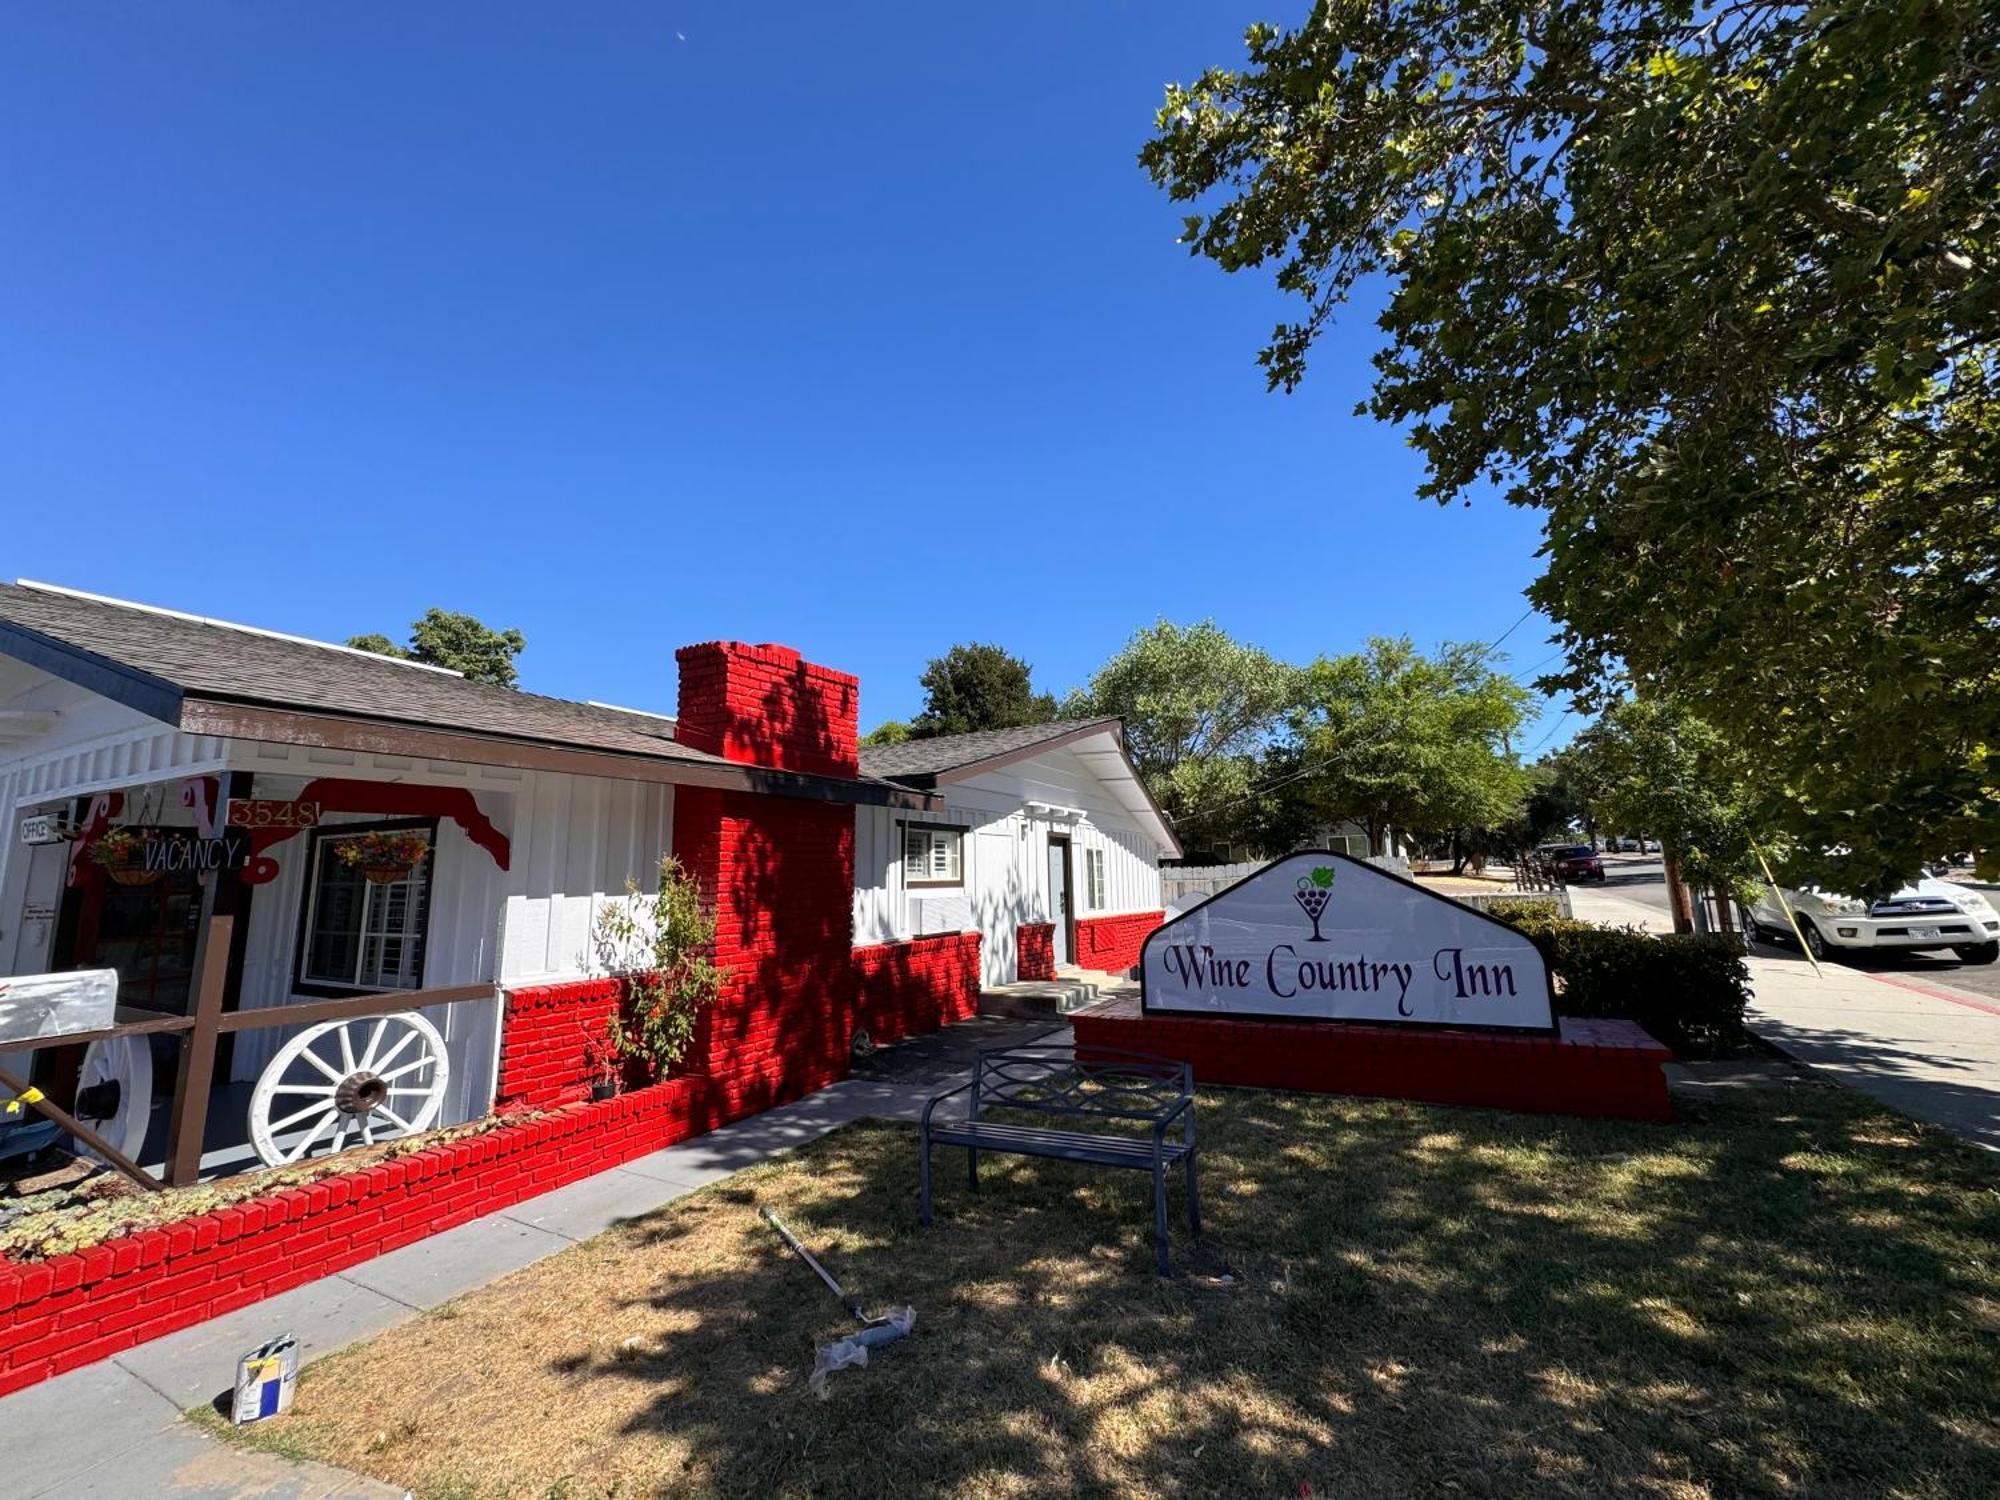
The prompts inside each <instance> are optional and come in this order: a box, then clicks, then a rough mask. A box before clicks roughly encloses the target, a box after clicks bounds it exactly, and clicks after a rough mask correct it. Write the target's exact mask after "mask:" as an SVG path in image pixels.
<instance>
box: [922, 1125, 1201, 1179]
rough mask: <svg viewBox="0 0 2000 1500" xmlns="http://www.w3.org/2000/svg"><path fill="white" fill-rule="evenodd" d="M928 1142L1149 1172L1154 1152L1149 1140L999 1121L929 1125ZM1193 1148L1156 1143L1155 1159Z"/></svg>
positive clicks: (1171, 1157)
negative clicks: (1157, 1146) (1158, 1144)
mask: <svg viewBox="0 0 2000 1500" xmlns="http://www.w3.org/2000/svg"><path fill="white" fill-rule="evenodd" d="M931 1144H932V1145H934V1146H970V1147H972V1148H974V1149H975V1150H979V1151H1005V1152H1008V1153H1009V1154H1011V1155H1014V1156H1048V1157H1055V1158H1057V1159H1059V1160H1062V1161H1080V1162H1089V1163H1091V1164H1093V1165H1096V1166H1103V1167H1144V1168H1146V1169H1148V1170H1151V1168H1152V1165H1153V1160H1154V1156H1155V1152H1154V1150H1153V1143H1152V1142H1151V1141H1150V1140H1141V1139H1139V1138H1138V1137H1137V1136H1129V1135H1097V1134H1094V1133H1092V1132H1090V1131H1086V1130H1050V1129H1048V1128H1047V1127H1045V1126H1040V1125H1002V1124H998V1123H996V1122H994V1121H992V1120H977V1121H965V1122H962V1123H947V1124H943V1125H935V1124H934V1125H932V1126H931ZM1193 1149H1194V1148H1193V1147H1192V1146H1189V1145H1187V1144H1186V1143H1184V1142H1182V1141H1177V1140H1171V1141H1164V1142H1162V1143H1161V1146H1160V1150H1159V1152H1158V1153H1157V1154H1158V1156H1159V1158H1160V1159H1161V1160H1163V1161H1164V1162H1166V1164H1167V1165H1168V1166H1172V1165H1173V1164H1174V1163H1176V1162H1178V1161H1179V1160H1180V1159H1181V1158H1182V1157H1183V1156H1186V1155H1187V1154H1188V1152H1190V1151H1192V1150H1193Z"/></svg>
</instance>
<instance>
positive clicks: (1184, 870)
mask: <svg viewBox="0 0 2000 1500" xmlns="http://www.w3.org/2000/svg"><path fill="white" fill-rule="evenodd" d="M1266 863H1267V861H1264V860H1252V861H1251V862H1250V863H1248V864H1240V865H1173V866H1169V867H1167V868H1165V869H1163V870H1161V871H1160V901H1161V903H1162V904H1163V905H1164V906H1165V907H1166V908H1167V915H1168V916H1172V915H1174V914H1175V913H1176V912H1183V911H1186V910H1187V909H1188V908H1189V907H1190V906H1193V905H1194V904H1195V903H1196V902H1197V901H1205V900H1207V899H1208V898H1209V897H1210V896H1213V895H1215V894H1216V893H1217V892H1218V891H1222V890H1226V889H1227V888H1228V887H1230V886H1232V885H1234V884H1236V882H1237V881H1239V880H1248V879H1249V878H1250V877H1251V876H1252V875H1255V874H1256V873H1257V872H1258V871H1259V870H1261V869H1263V868H1264V865H1265V864H1266ZM1368 863H1370V864H1371V865H1377V866H1379V867H1380V868H1382V869H1384V870H1387V871H1388V872H1389V873H1390V874H1392V875H1403V876H1407V875H1408V874H1409V873H1410V867H1409V865H1408V864H1407V863H1406V862H1405V861H1404V860H1403V859H1402V858H1401V857H1400V856H1398V855H1393V854H1384V855H1379V856H1377V857H1375V858H1372V859H1370V860H1369V861H1368ZM1438 894H1439V895H1441V896H1449V897H1451V899H1452V900H1454V901H1459V902H1463V903H1464V904H1465V905H1467V906H1470V907H1472V908H1474V909H1475V910H1477V911H1484V910H1486V908H1487V907H1489V906H1491V905H1493V904H1494V903H1495V902H1496V901H1509V902H1513V901H1522V902H1535V903H1542V904H1545V905H1549V906H1553V907H1555V908H1556V910H1558V911H1559V912H1561V913H1562V914H1563V915H1564V916H1568V915H1570V906H1569V891H1568V890H1567V889H1564V888H1561V887H1558V888H1557V889H1555V890H1547V891H1513V890H1491V891H1439V892H1438Z"/></svg>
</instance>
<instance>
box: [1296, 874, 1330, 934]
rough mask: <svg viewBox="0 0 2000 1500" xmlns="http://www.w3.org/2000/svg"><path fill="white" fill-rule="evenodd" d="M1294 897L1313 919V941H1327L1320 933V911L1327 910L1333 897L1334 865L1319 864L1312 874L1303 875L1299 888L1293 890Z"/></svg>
mask: <svg viewBox="0 0 2000 1500" xmlns="http://www.w3.org/2000/svg"><path fill="white" fill-rule="evenodd" d="M1292 899H1293V900H1294V901H1296V902H1298V903H1299V909H1300V910H1301V911H1303V912H1304V913H1305V914H1306V916H1307V917H1308V918H1310V919H1311V921H1312V924H1313V935H1312V941H1314V942H1315V943H1323V942H1325V941H1326V939H1325V938H1323V937H1321V936H1320V935H1319V918H1320V913H1321V912H1323V911H1325V910H1326V903H1327V902H1329V901H1331V900H1332V899H1333V866H1332V865H1319V866H1317V867H1315V868H1314V870H1313V872H1312V873H1311V874H1310V875H1301V876H1300V877H1299V888H1298V889H1297V890H1295V891H1293V892H1292Z"/></svg>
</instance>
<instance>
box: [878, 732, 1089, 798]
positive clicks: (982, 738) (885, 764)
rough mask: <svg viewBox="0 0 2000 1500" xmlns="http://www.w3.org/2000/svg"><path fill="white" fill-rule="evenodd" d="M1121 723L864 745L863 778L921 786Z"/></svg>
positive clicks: (973, 734) (941, 736)
mask: <svg viewBox="0 0 2000 1500" xmlns="http://www.w3.org/2000/svg"><path fill="white" fill-rule="evenodd" d="M1117 723H1119V720H1118V719H1116V718H1103V719H1067V720H1060V721H1058V722H1056V723H1052V724H1022V725H1020V726H1018V727H1016V728H1013V729H977V730H974V731H973V732H972V733H971V734H941V735H937V736H936V737H934V738H932V739H924V740H904V741H902V742H901V743H900V744H895V745H863V746H862V747H861V773H862V775H864V776H876V777H880V778H882V779H883V780H885V781H900V782H903V783H905V784H906V785H910V786H922V785H924V784H925V783H927V782H929V781H931V780H932V779H934V778H936V777H938V776H941V775H943V774H944V773H945V772H947V771H957V770H961V769H963V768H964V767H966V766H974V765H978V764H979V763H980V762H982V761H988V760H994V759H997V758H999V757H1000V756H1005V755H1016V754H1019V753H1020V752H1022V751H1024V750H1033V749H1034V748H1035V747H1036V746H1037V745H1041V744H1045V743H1047V742H1048V741H1050V740H1060V739H1065V738H1067V737H1069V736H1070V735H1073V734H1075V733H1077V731H1079V730H1084V729H1091V728H1096V727H1101V726H1104V725H1107V724H1111V725H1115V724H1117Z"/></svg>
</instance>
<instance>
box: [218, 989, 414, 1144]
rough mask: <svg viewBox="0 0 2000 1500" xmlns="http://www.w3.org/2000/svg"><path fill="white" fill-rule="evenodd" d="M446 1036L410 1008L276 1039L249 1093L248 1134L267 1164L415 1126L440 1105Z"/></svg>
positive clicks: (409, 1132) (393, 1135) (368, 1141)
mask: <svg viewBox="0 0 2000 1500" xmlns="http://www.w3.org/2000/svg"><path fill="white" fill-rule="evenodd" d="M450 1072H451V1070H450V1065H449V1063H448V1061H447V1059H446V1055H445V1045H444V1038H443V1037H442V1036H440V1035H439V1034H438V1030H437V1028H436V1027H435V1026H433V1025H431V1023H430V1022H429V1021H427V1020H425V1019H424V1018H423V1017H422V1016H420V1015H418V1014H417V1013H416V1012H415V1011H401V1012H397V1013H396V1014H393V1015H386V1016H370V1017H360V1018H356V1019H354V1020H351V1021H322V1022H320V1023H319V1024H318V1025H316V1026H308V1027H307V1028H306V1029H305V1030H304V1031H302V1032H300V1033H299V1034H298V1035H297V1036H295V1037H293V1038H292V1039H291V1040H290V1041H289V1042H287V1043H286V1044H285V1045H284V1047H282V1048H281V1049H280V1050H279V1052H278V1055H277V1056H276V1057H274V1058H272V1059H271V1063H270V1066H269V1067H267V1068H265V1069H264V1072H263V1076H262V1077H260V1078H259V1079H258V1080H257V1088H256V1091H255V1093H253V1094H252V1095H251V1098H250V1143H251V1145H252V1146H253V1147H255V1148H256V1151H257V1155H258V1157H259V1159H260V1160H262V1161H263V1162H265V1163H266V1164H267V1165H269V1166H279V1165H281V1164H283V1163H285V1162H294V1161H299V1160H301V1159H302V1158H304V1157H306V1156H310V1155H312V1154H314V1153H316V1152H320V1151H341V1150H344V1149H346V1147H347V1145H348V1143H349V1140H350V1138H352V1139H353V1142H354V1144H356V1145H361V1146H372V1145H374V1144H375V1143H376V1142H377V1141H387V1140H394V1139H395V1138H396V1137H397V1136H402V1135H414V1134H415V1133H416V1132H417V1131H420V1130H428V1129H430V1128H431V1126H432V1125H433V1124H435V1123H436V1122H437V1119H438V1116H439V1114H440V1113H441V1112H442V1110H443V1109H444V1100H445V1086H446V1082H447V1080H448V1079H449V1077H450Z"/></svg>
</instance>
